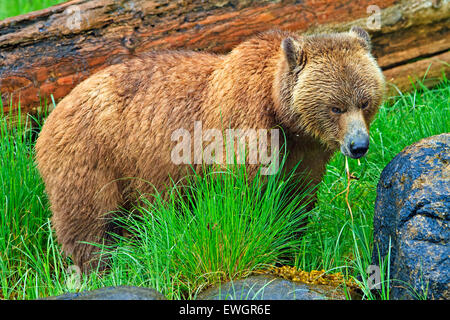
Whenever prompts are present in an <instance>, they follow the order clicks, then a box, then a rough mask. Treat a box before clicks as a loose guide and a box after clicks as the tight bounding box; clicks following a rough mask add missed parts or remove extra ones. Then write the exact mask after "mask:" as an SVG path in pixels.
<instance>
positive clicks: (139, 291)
mask: <svg viewBox="0 0 450 320" xmlns="http://www.w3.org/2000/svg"><path fill="white" fill-rule="evenodd" d="M45 300H167V299H166V297H164V296H163V295H162V294H161V293H159V292H158V291H156V290H154V289H151V288H141V287H131V286H119V287H107V288H100V289H97V290H93V291H84V292H79V293H66V294H64V295H61V296H55V297H48V298H45Z"/></svg>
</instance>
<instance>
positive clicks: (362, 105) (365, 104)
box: [361, 101, 369, 109]
mask: <svg viewBox="0 0 450 320" xmlns="http://www.w3.org/2000/svg"><path fill="white" fill-rule="evenodd" d="M368 106H369V102H368V101H365V102H363V103H362V104H361V109H365V108H367V107H368Z"/></svg>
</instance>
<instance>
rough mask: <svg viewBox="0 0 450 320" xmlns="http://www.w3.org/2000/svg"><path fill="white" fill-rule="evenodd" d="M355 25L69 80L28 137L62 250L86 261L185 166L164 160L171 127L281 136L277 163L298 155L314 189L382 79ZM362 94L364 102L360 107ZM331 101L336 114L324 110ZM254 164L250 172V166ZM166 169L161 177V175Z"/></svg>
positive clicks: (367, 116) (276, 36) (378, 95)
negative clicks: (112, 215)
mask: <svg viewBox="0 0 450 320" xmlns="http://www.w3.org/2000/svg"><path fill="white" fill-rule="evenodd" d="M365 36H366V33H365V31H363V30H361V29H358V28H355V29H352V30H351V31H350V32H347V33H339V34H327V35H313V36H305V37H301V36H298V35H296V34H293V33H289V32H282V31H271V32H267V33H264V34H261V35H259V36H256V37H254V38H252V39H250V40H248V41H246V42H243V43H242V44H240V45H239V46H237V47H236V48H235V49H234V50H233V51H232V52H230V53H229V54H227V55H214V54H209V53H195V52H170V51H167V52H154V53H148V54H145V55H142V56H140V57H136V58H134V59H132V60H129V61H127V62H125V63H122V64H119V65H114V66H111V67H108V68H107V69H105V70H103V71H101V72H99V73H97V74H95V75H93V76H92V77H90V78H88V79H87V80H85V81H84V82H82V83H81V84H79V85H78V86H77V87H76V88H75V89H74V90H73V91H72V92H71V93H70V94H69V95H68V96H67V97H65V98H64V99H63V100H62V101H61V102H60V103H59V104H58V106H57V107H56V109H55V110H54V111H53V112H52V113H51V114H50V116H49V117H48V119H47V120H46V122H45V125H44V126H43V128H42V132H41V133H40V136H39V138H38V141H37V143H36V159H37V165H38V169H39V171H40V173H41V175H42V177H43V179H44V183H45V186H46V191H47V194H48V196H49V200H50V204H51V210H52V213H53V217H52V223H53V226H54V228H55V230H56V235H57V239H58V241H59V242H60V243H61V244H62V248H63V250H64V251H65V252H66V253H67V254H71V255H72V257H73V259H74V261H75V263H76V264H77V265H79V266H82V267H85V268H86V266H87V263H88V261H90V259H92V258H93V254H92V253H93V252H94V251H95V247H93V246H91V245H88V244H84V243H80V242H99V241H102V239H103V240H105V239H106V240H107V237H108V232H109V231H111V228H112V227H111V224H110V221H109V220H108V218H109V215H105V213H108V212H110V211H113V210H115V209H117V208H118V206H121V205H123V204H124V203H125V201H127V200H130V197H131V195H132V194H133V191H134V190H140V191H141V192H151V191H153V190H152V187H151V186H150V185H149V184H148V183H146V181H149V182H151V183H152V184H153V185H154V186H155V187H156V189H158V190H160V191H162V190H164V188H165V186H167V185H170V181H171V180H170V178H171V179H173V180H174V181H178V180H179V179H181V178H182V177H183V176H184V175H185V174H186V171H185V169H186V167H185V166H180V165H175V164H174V163H172V161H171V158H170V155H171V150H172V148H173V147H174V144H175V142H172V141H171V134H172V132H173V131H174V130H175V129H178V128H186V129H188V130H191V129H192V128H193V123H194V121H202V124H203V127H204V128H222V127H223V124H224V123H226V126H229V127H231V128H256V129H258V128H265V129H270V128H275V127H277V126H281V127H282V128H283V130H284V131H285V133H286V136H287V149H288V151H289V155H288V159H287V165H286V166H287V168H288V169H289V168H292V167H293V166H294V165H295V164H297V163H298V162H299V161H300V160H302V162H301V166H300V167H299V169H298V170H300V171H301V170H308V171H309V172H310V173H311V179H312V180H313V182H314V183H315V184H317V183H318V182H319V181H320V180H321V178H322V175H323V173H324V171H325V165H326V163H327V161H328V160H329V159H330V157H331V155H332V154H333V153H334V152H335V151H336V150H337V149H338V147H339V145H340V143H342V140H343V137H344V135H345V132H346V130H347V125H348V123H349V122H348V119H349V117H359V118H360V119H363V121H364V123H365V124H366V126H367V128H368V126H369V123H370V121H371V119H372V118H373V116H374V115H375V113H376V111H377V108H378V105H379V104H380V103H381V99H382V91H383V87H384V80H383V76H382V74H381V71H380V69H379V68H378V66H377V64H376V62H375V60H374V59H373V57H372V56H371V54H370V43H369V40H368V37H367V38H366V37H365ZM363 101H369V105H368V107H367V108H365V109H364V110H361V109H360V104H361V103H363ZM333 106H339V107H340V108H342V109H344V110H345V111H346V112H345V113H343V114H341V115H336V114H333V113H332V112H331V111H330V110H331V108H332V107H333ZM252 170H254V169H252ZM169 175H170V178H169Z"/></svg>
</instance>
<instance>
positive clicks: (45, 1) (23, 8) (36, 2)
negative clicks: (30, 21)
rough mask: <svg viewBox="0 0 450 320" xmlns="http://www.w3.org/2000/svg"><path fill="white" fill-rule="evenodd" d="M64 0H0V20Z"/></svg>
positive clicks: (63, 0)
mask: <svg viewBox="0 0 450 320" xmlns="http://www.w3.org/2000/svg"><path fill="white" fill-rule="evenodd" d="M62 2H65V0H0V20H3V19H5V18H9V17H14V16H18V15H21V14H25V13H28V12H31V11H36V10H40V9H43V8H48V7H51V6H53V5H55V4H59V3H62Z"/></svg>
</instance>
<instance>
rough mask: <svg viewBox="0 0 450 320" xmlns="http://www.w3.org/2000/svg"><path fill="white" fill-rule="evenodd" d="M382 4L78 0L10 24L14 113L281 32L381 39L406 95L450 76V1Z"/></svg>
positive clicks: (4, 85)
mask: <svg viewBox="0 0 450 320" xmlns="http://www.w3.org/2000/svg"><path fill="white" fill-rule="evenodd" d="M373 5H374V1H373V0H361V1H348V0H304V1H294V0H277V1H269V0H259V1H252V0H230V1H226V0H215V1H202V0H170V1H166V0H154V1H151V0H121V1H118V0H73V1H69V2H66V3H63V4H60V5H57V6H54V7H51V8H48V9H45V10H41V11H37V12H32V13H29V14H26V15H22V16H18V17H14V18H8V19H5V20H3V21H0V92H1V94H2V95H1V97H2V101H3V106H4V111H5V112H6V111H8V106H9V105H10V102H11V101H12V105H13V106H14V107H16V106H17V103H18V102H19V99H20V103H21V108H22V110H23V111H25V112H33V111H35V110H36V108H37V107H38V106H39V105H40V101H41V100H42V99H48V98H49V97H50V95H53V97H54V98H55V100H56V101H58V100H60V99H61V98H63V97H64V96H65V95H67V94H68V93H69V92H70V91H71V90H72V89H73V88H74V87H75V86H76V85H77V84H78V83H79V82H81V81H82V80H84V79H85V78H87V77H88V76H90V75H91V74H93V73H95V72H96V71H98V70H100V69H102V68H105V67H106V66H108V65H111V64H115V63H118V62H121V61H123V60H124V59H127V58H129V57H132V56H134V55H136V54H138V53H140V52H144V51H149V50H155V49H191V50H208V51H212V52H217V53H226V52H228V51H229V50H230V49H232V48H233V46H235V45H236V44H238V43H239V42H241V41H243V40H245V39H247V38H248V37H250V36H251V35H253V34H255V33H258V32H262V31H265V30H268V29H271V28H280V29H286V30H291V31H295V32H298V33H311V32H321V31H343V30H348V29H349V28H350V26H352V25H360V26H362V27H364V28H366V29H367V30H368V31H369V32H370V33H371V36H372V42H373V50H374V54H375V56H376V58H377V59H378V61H379V64H380V66H381V67H382V68H383V70H384V71H385V74H386V78H387V79H388V80H389V81H390V82H392V83H393V84H396V85H397V86H398V87H399V89H400V90H405V89H408V87H409V85H410V82H411V81H410V77H412V78H411V79H414V77H417V78H422V77H423V75H424V74H425V73H426V72H427V71H428V76H427V77H428V78H430V83H433V79H432V78H436V77H438V76H439V75H440V74H442V72H444V73H447V74H448V71H449V64H448V63H449V61H450V59H449V49H450V32H449V26H450V3H449V0H402V1H399V0H378V1H376V3H375V5H376V6H377V7H373ZM378 9H379V11H377V10H378ZM372 10H374V11H372ZM377 19H378V20H377ZM377 21H378V22H379V24H378V25H376V24H377ZM374 26H375V28H373V27H374ZM371 29H372V30H371ZM431 62H432V64H431V67H430V63H431Z"/></svg>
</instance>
